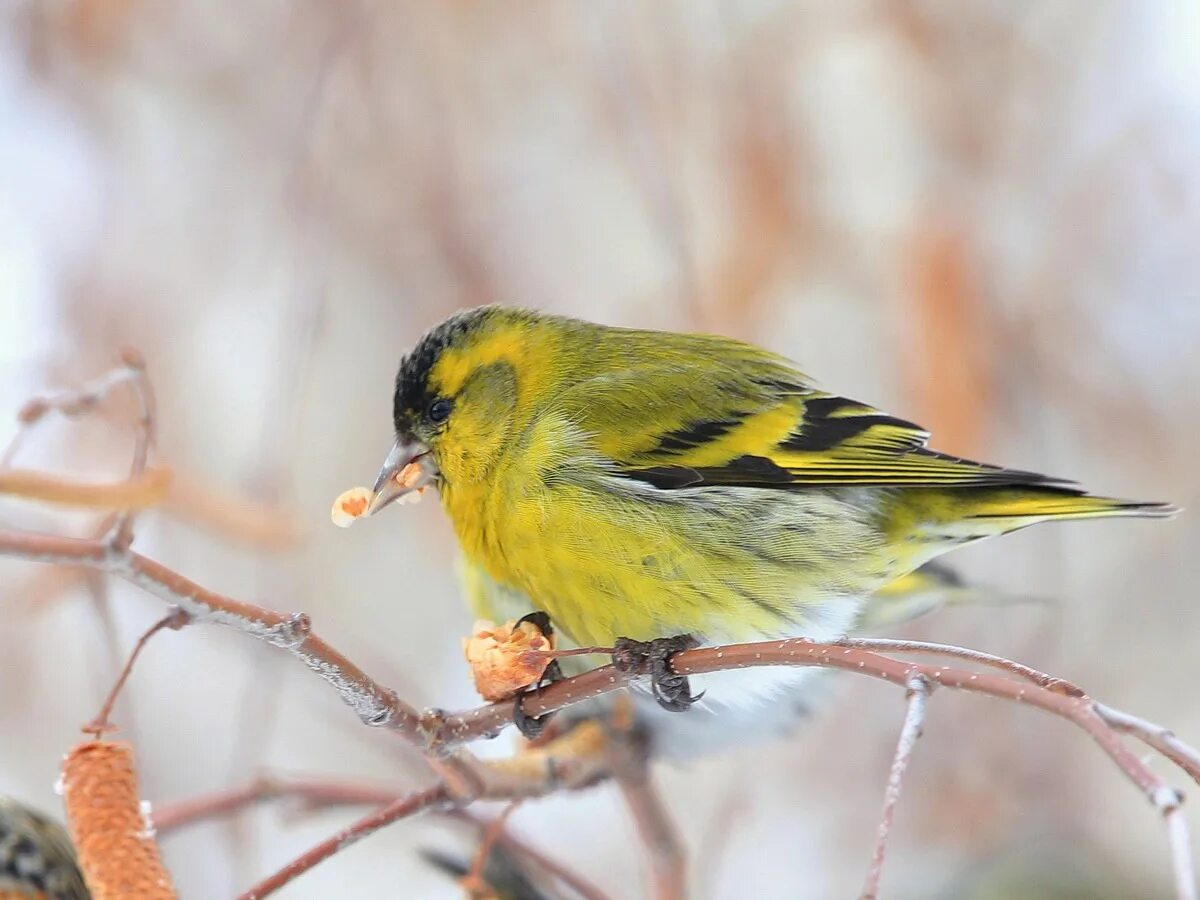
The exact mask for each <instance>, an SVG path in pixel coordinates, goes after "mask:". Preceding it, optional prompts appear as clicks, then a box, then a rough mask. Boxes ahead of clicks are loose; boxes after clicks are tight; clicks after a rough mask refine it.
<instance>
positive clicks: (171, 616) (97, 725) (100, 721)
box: [81, 607, 189, 740]
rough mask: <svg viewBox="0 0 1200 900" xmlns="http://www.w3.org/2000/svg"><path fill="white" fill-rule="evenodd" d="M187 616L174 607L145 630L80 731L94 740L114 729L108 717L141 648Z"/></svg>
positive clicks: (173, 628) (185, 621) (182, 623)
mask: <svg viewBox="0 0 1200 900" xmlns="http://www.w3.org/2000/svg"><path fill="white" fill-rule="evenodd" d="M188 619H189V616H188V614H187V613H185V612H184V611H183V610H182V609H179V608H178V607H176V608H175V609H173V610H171V612H169V613H167V615H165V616H163V617H162V618H161V619H159V620H158V621H157V622H155V623H154V624H153V625H151V626H150V627H149V628H147V629H146V631H145V632H144V633H143V634H142V636H141V637H140V638H138V639H137V643H136V644H134V645H133V650H132V651H131V652H130V654H129V658H128V659H127V660H125V666H124V667H123V668H122V669H121V674H119V675H118V676H117V681H116V683H115V684H114V685H113V686H112V690H110V691H109V692H108V697H107V698H105V700H104V705H102V706H101V707H100V712H98V713H96V717H95V718H94V719H92V720H91V721H90V722H88V723H87V724H86V725H84V726H83V728H82V729H81V730H82V731H83V732H85V733H87V734H93V735H95V736H96V740H99V739H100V737H101V736H102V735H103V734H104V732H106V731H112V730H113V729H114V728H116V726H115V725H113V724H112V723H111V722H110V721H109V720H108V716H109V714H110V713H111V712H112V708H113V705H114V704H115V703H116V702H117V697H118V695H119V694H120V693H121V689H122V688H123V687H125V682H126V681H127V680H128V679H129V673H130V672H132V671H133V664H134V663H135V662H137V658H138V656H139V655H140V654H141V652H142V648H143V647H145V646H146V642H147V641H149V640H150V638H152V637H154V635H156V634H158V632H160V631H162V630H163V629H164V628H170V629H172V630H175V631H178V630H179V629H180V628H182V627H183V626H184V625H186V624H187V623H188Z"/></svg>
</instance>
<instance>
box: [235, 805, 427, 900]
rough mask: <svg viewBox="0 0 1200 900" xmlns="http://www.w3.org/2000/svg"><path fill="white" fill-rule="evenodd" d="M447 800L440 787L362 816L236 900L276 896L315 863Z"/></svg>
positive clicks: (252, 899)
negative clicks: (396, 822)
mask: <svg viewBox="0 0 1200 900" xmlns="http://www.w3.org/2000/svg"><path fill="white" fill-rule="evenodd" d="M449 800H450V796H449V794H448V793H447V792H446V789H445V788H444V787H442V786H441V785H438V786H437V787H433V788H430V789H428V790H425V791H420V792H418V793H415V794H410V795H408V796H407V797H402V798H400V799H399V800H395V801H393V802H392V803H389V804H388V805H387V806H385V807H383V808H382V809H378V810H376V811H375V812H373V813H371V814H370V815H367V816H364V817H363V818H361V819H359V820H358V821H357V822H355V823H354V824H353V825H350V826H348V827H346V828H343V829H342V830H341V831H339V832H338V833H337V834H335V835H333V836H332V837H329V838H326V839H325V840H323V841H322V842H321V843H319V844H317V845H316V846H315V847H313V848H312V849H311V850H308V851H306V852H305V853H303V854H301V855H300V856H298V857H296V859H294V860H292V861H291V862H290V863H288V864H287V865H286V866H284V867H283V868H282V869H280V870H279V871H278V872H276V873H275V874H274V875H271V876H270V877H269V878H265V879H263V880H262V881H260V882H259V883H258V884H256V885H255V886H254V887H252V888H250V890H248V891H246V892H245V893H244V894H242V895H241V896H240V897H239V898H238V900H259V898H261V897H266V896H269V895H270V894H273V893H275V892H276V891H277V890H279V889H280V888H281V887H283V886H284V885H285V884H287V883H288V882H290V881H292V880H294V879H295V878H297V877H299V876H300V875H303V874H304V873H305V872H307V871H308V870H309V869H311V868H312V867H313V866H315V865H316V864H317V863H319V862H322V861H324V860H326V859H328V858H329V857H331V856H333V855H334V854H335V853H338V852H339V851H341V850H345V849H346V848H347V847H349V846H351V845H352V844H356V843H358V842H359V841H360V840H362V839H363V838H365V837H366V836H367V835H369V834H373V833H374V832H376V831H378V830H379V829H380V828H383V827H384V826H386V825H390V824H391V823H393V822H395V821H397V820H399V819H404V818H407V817H409V816H411V815H415V814H416V813H419V812H423V811H424V810H427V809H430V808H432V807H435V806H439V805H441V804H444V803H447V802H449Z"/></svg>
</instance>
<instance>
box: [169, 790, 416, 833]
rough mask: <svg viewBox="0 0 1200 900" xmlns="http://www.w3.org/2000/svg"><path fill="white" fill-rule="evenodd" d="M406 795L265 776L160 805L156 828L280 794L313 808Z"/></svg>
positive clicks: (203, 818)
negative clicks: (235, 785)
mask: <svg viewBox="0 0 1200 900" xmlns="http://www.w3.org/2000/svg"><path fill="white" fill-rule="evenodd" d="M404 796H405V794H404V792H403V791H401V790H399V789H398V788H385V787H374V786H371V785H364V784H355V783H352V782H341V781H330V780H323V779H322V780H315V779H303V778H287V777H282V776H270V775H264V776H262V777H260V778H256V779H254V780H253V781H251V782H250V783H249V784H246V785H242V786H241V787H234V788H226V789H225V790H222V791H217V792H215V793H212V794H205V795H203V796H200V797H194V798H192V799H190V800H182V801H180V802H178V803H171V804H163V805H162V806H157V807H155V809H154V812H153V813H152V816H153V821H154V828H155V830H156V831H157V832H158V833H159V834H160V835H166V834H169V833H171V832H174V831H178V830H179V829H181V828H186V827H187V826H188V825H193V824H195V823H197V822H203V821H207V820H209V819H219V818H221V817H223V816H227V815H230V814H231V813H234V812H237V811H239V810H241V809H244V808H246V807H248V806H254V805H256V804H258V803H262V802H265V801H267V800H274V799H276V798H280V797H295V798H298V799H300V800H302V801H304V803H306V804H309V805H311V806H313V807H321V808H324V807H332V806H383V805H385V804H389V803H394V802H395V801H396V800H399V799H402V798H403V797H404Z"/></svg>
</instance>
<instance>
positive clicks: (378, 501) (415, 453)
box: [367, 437, 437, 516]
mask: <svg viewBox="0 0 1200 900" xmlns="http://www.w3.org/2000/svg"><path fill="white" fill-rule="evenodd" d="M412 463H416V464H417V468H416V469H415V470H414V469H413V468H411V467H410V464H412ZM436 477H437V465H436V463H434V461H433V457H432V456H430V455H429V447H427V446H426V445H425V444H423V443H421V442H420V441H418V440H417V439H416V438H403V437H401V438H397V439H396V443H395V444H393V445H392V449H391V452H390V453H388V455H387V459H385V460H384V461H383V468H382V469H380V470H379V477H378V478H376V479H375V496H374V498H373V499H372V500H371V503H370V504H369V505H368V506H367V515H368V516H373V515H374V514H375V513H377V512H379V511H380V510H381V509H383V508H384V507H385V506H387V505H388V504H389V503H392V502H393V501H395V500H399V499H400V498H401V497H404V496H407V495H408V494H411V493H412V492H413V491H415V490H417V489H418V488H423V487H426V486H428V485H430V484H432V483H433V480H434V479H435V478H436Z"/></svg>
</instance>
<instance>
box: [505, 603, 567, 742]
mask: <svg viewBox="0 0 1200 900" xmlns="http://www.w3.org/2000/svg"><path fill="white" fill-rule="evenodd" d="M522 622H532V623H533V624H534V625H536V626H537V627H538V628H539V629H540V630H541V632H542V634H544V635H546V637H549V636H550V635H552V634H554V626H553V625H551V624H550V617H549V616H548V615H546V614H545V613H544V612H542V611H541V610H537V611H536V612H531V613H526V614H525V615H523V616H521V618H519V619H517V625H518V626H519V625H520V624H521V623H522ZM562 677H563V674H562V669H561V668H560V667H559V665H558V660H557V659H556V660H554V661H553V662H551V663H550V665H548V666H546V671H545V672H543V673H542V677H541V678H540V679H538V683H537V684H535V685H533V686H532V687H531V688H530V689H529V690H527V691H526V692H525V693H521V694H517V697H516V699H515V700H514V701H513V712H512V719H513V724H514V725H516V726H517V731H519V732H521V734H522V735H524V737H525V738H526V740H530V741H532V740H533V739H534V738H536V737H538V736H539V735H541V733H542V731H544V730H545V728H546V726H547V725H548V724H549V723H550V720H551V719H552V718H554V713H546V714H545V715H541V716H527V715H526V714H525V697H526V696H527V695H528V694H532V693H536V691H537V689H538V688H540V687H542V686H543V685H547V684H553V683H554V682H555V681H561V680H562Z"/></svg>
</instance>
